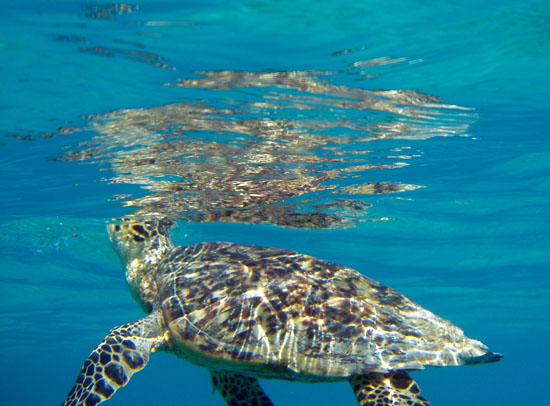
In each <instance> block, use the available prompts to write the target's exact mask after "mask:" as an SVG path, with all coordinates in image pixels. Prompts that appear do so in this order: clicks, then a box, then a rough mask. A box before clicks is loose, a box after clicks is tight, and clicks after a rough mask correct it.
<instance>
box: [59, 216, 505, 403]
mask: <svg viewBox="0 0 550 406" xmlns="http://www.w3.org/2000/svg"><path fill="white" fill-rule="evenodd" d="M168 226H169V224H167V223H164V222H159V221H156V220H150V221H145V222H134V221H131V220H127V221H126V222H125V223H123V224H117V225H112V226H109V233H110V236H111V240H112V242H113V245H114V247H115V248H116V249H117V251H118V253H119V255H120V257H121V259H122V262H123V264H124V265H125V270H126V277H127V279H128V282H129V283H130V286H131V288H132V291H133V293H134V295H135V296H136V298H137V299H138V301H139V302H140V303H141V305H142V307H143V308H144V309H146V310H147V311H149V312H151V314H150V315H149V316H147V317H146V318H144V319H142V320H140V321H138V322H134V323H131V324H129V326H131V327H132V328H131V329H130V330H129V329H128V328H127V326H128V325H125V326H122V327H120V328H117V329H113V330H112V331H111V333H110V335H109V336H107V338H106V339H105V340H104V342H103V343H102V344H100V346H99V347H98V348H97V349H96V350H95V351H94V352H93V353H92V355H91V356H90V357H89V359H88V361H87V362H86V364H85V365H84V367H83V369H82V372H81V374H80V376H79V378H78V380H77V383H76V385H75V387H74V388H73V389H72V391H71V393H70V394H69V396H68V397H67V400H66V401H65V405H88V404H91V405H95V404H97V403H99V402H101V401H103V400H105V399H108V398H109V397H110V396H112V394H113V393H114V391H115V390H116V389H118V387H120V386H123V385H125V384H126V383H127V381H128V379H129V378H130V376H131V374H132V373H133V372H135V371H137V370H139V369H141V368H143V367H144V366H145V363H146V362H147V360H148V358H149V352H151V351H154V350H156V349H157V348H158V349H164V350H167V351H171V352H174V353H176V354H177V355H179V356H181V357H183V358H185V359H187V360H189V361H191V362H193V363H195V364H197V365H201V366H204V367H206V368H209V369H210V370H211V373H212V377H213V382H214V387H215V388H216V389H219V390H220V392H221V394H222V396H223V397H224V398H225V400H226V401H227V403H228V404H229V405H230V406H252V405H262V406H271V405H272V403H271V401H270V400H269V398H268V397H267V396H266V395H265V394H264V393H263V391H262V389H261V387H260V386H259V384H258V382H257V380H256V378H257V377H261V378H279V379H289V380H301V381H309V382H313V381H334V380H349V381H350V383H351V385H352V388H353V389H354V392H355V394H356V396H357V399H358V402H359V405H360V406H367V405H369V406H382V405H420V406H429V403H428V402H427V401H426V400H425V399H424V398H422V397H421V396H420V390H419V388H418V385H416V383H415V382H414V381H413V380H412V379H411V378H410V377H409V376H408V374H407V373H406V371H407V370H414V369H422V368H424V367H425V366H444V365H460V364H466V363H481V362H493V361H497V360H499V359H500V358H501V356H500V355H499V354H494V353H489V352H487V348H486V347H485V346H484V345H483V344H482V343H480V342H479V341H476V340H472V339H470V338H467V337H465V336H464V334H463V332H462V330H460V329H459V328H458V327H456V326H454V325H453V324H451V323H450V322H448V321H446V320H444V319H442V318H440V317H438V316H436V315H434V314H433V313H431V312H429V311H427V310H425V309H423V308H421V307H420V306H418V305H417V304H415V303H414V302H412V301H411V300H409V299H408V298H406V297H405V296H403V295H402V294H400V293H398V292H396V291H395V290H393V289H391V288H389V287H387V286H384V285H382V284H380V283H378V282H376V281H374V280H372V279H369V278H367V277H365V276H363V275H362V274H360V273H358V272H357V271H355V270H353V269H350V268H346V267H343V266H340V265H337V264H334V263H331V262H328V261H323V260H320V259H317V258H313V257H311V256H308V255H303V254H299V253H297V252H294V251H288V250H283V249H276V248H266V247H259V246H252V245H239V244H232V243H227V242H208V243H199V244H194V245H189V246H185V247H174V246H173V245H172V243H171V241H170V238H169V235H168ZM128 331H130V333H128ZM144 343H145V344H144ZM132 347H135V348H132ZM128 349H130V350H134V351H133V352H132V353H130V354H126V352H125V351H126V350H128ZM94 354H96V355H94ZM102 354H108V356H107V355H103V356H102ZM117 357H118V358H117ZM136 360H138V361H140V362H135V361H136ZM141 361H143V362H141ZM114 370H116V371H118V372H120V374H121V375H117V374H113V373H112V371H114ZM105 388H107V389H105ZM239 388H240V389H239ZM87 399H90V401H89V402H88V401H87Z"/></svg>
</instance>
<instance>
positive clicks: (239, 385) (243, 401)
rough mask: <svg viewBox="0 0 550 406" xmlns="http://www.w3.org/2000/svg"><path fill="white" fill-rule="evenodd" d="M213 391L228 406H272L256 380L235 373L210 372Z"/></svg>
mask: <svg viewBox="0 0 550 406" xmlns="http://www.w3.org/2000/svg"><path fill="white" fill-rule="evenodd" d="M210 374H211V375H212V383H213V384H214V390H218V391H219V392H220V393H221V395H222V396H223V398H224V399H225V401H226V402H227V405H228V406H273V403H272V402H271V400H270V399H269V398H268V397H267V395H266V394H265V393H264V391H263V389H262V387H261V386H260V384H259V383H258V380H257V379H256V378H251V377H248V376H244V375H241V374H237V373H235V372H228V371H210Z"/></svg>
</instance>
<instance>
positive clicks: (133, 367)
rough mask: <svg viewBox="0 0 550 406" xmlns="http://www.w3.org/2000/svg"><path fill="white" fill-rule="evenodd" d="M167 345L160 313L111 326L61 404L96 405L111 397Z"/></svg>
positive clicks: (65, 405)
mask: <svg viewBox="0 0 550 406" xmlns="http://www.w3.org/2000/svg"><path fill="white" fill-rule="evenodd" d="M164 344H166V336H165V329H164V327H163V324H162V316H161V315H160V314H159V313H153V314H151V315H149V316H147V317H144V318H143V319H141V320H138V321H134V322H132V323H128V324H124V325H123V326H120V327H117V328H114V329H112V330H111V332H110V333H109V334H108V335H107V337H105V339H104V340H103V341H102V342H101V344H99V346H98V347H97V348H96V349H95V350H93V351H92V353H91V354H90V356H89V357H88V359H87V360H86V362H85V363H84V366H83V367H82V370H81V371H80V374H79V375H78V377H77V379H76V383H75V384H74V386H73V388H72V389H71V391H70V392H69V394H68V395H67V397H66V399H65V401H64V402H63V404H62V405H64V406H80V405H83V406H93V405H97V404H98V403H101V402H103V401H105V400H107V399H109V398H110V397H111V396H113V394H114V393H115V392H116V391H117V390H118V388H120V387H122V386H124V385H126V384H127V383H128V381H129V380H130V378H131V377H132V375H133V374H134V372H137V371H139V370H141V369H143V367H145V365H146V364H147V362H148V361H149V354H150V353H151V352H154V351H155V350H157V349H158V348H159V347H160V346H162V345H164Z"/></svg>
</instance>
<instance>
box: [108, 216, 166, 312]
mask: <svg viewBox="0 0 550 406" xmlns="http://www.w3.org/2000/svg"><path fill="white" fill-rule="evenodd" d="M171 225H172V222H171V221H169V220H165V219H157V218H148V219H147V220H141V219H134V218H123V219H120V220H118V221H116V222H115V223H113V224H109V225H108V226H107V231H108V233H109V238H110V240H111V243H112V245H113V248H114V249H115V251H116V252H117V254H118V256H119V257H120V261H121V263H122V266H123V268H124V271H125V273H126V279H127V280H128V283H129V284H130V288H131V291H132V294H133V295H134V296H135V297H136V299H138V301H139V302H140V304H141V305H142V306H143V307H144V308H145V309H146V310H149V311H150V310H151V308H152V307H153V304H154V300H153V298H154V297H156V296H157V287H156V282H155V277H154V276H155V270H156V267H157V264H158V262H159V261H160V260H161V259H162V258H163V257H164V256H165V255H166V254H167V253H168V252H169V251H170V250H171V249H172V248H174V245H173V244H172V241H171V239H170V233H169V228H170V226H171Z"/></svg>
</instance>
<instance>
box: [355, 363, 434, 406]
mask: <svg viewBox="0 0 550 406" xmlns="http://www.w3.org/2000/svg"><path fill="white" fill-rule="evenodd" d="M350 384H351V387H352V388H353V391H354V392H355V396H357V401H358V402H359V406H387V405H395V406H430V402H428V401H427V400H426V399H424V398H423V397H422V396H420V388H419V387H418V385H417V384H416V382H415V381H414V380H413V379H412V378H411V377H410V376H409V374H407V373H406V372H405V371H396V372H388V373H385V374H382V373H369V374H365V375H358V376H353V377H352V378H351V379H350Z"/></svg>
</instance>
